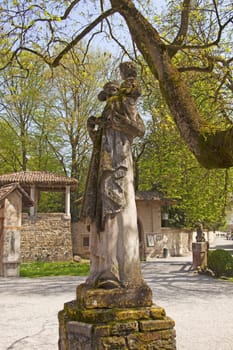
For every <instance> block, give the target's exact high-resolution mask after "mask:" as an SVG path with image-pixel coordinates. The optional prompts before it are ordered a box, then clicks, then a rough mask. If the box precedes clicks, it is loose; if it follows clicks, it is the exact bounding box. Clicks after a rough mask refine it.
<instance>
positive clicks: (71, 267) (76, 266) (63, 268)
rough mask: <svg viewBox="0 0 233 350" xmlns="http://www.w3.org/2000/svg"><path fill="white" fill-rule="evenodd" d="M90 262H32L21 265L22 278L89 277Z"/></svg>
mask: <svg viewBox="0 0 233 350" xmlns="http://www.w3.org/2000/svg"><path fill="white" fill-rule="evenodd" d="M89 271H90V264H89V262H81V263H76V262H72V261H56V262H42V261H38V262H30V263H21V264H20V277H30V278H35V277H46V276H88V274H89Z"/></svg>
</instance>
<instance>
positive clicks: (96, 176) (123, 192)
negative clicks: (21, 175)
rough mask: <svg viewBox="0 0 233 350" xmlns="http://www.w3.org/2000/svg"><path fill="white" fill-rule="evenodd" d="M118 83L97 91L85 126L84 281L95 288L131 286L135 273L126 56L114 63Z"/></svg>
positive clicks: (131, 106) (131, 89)
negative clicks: (96, 109) (88, 146)
mask: <svg viewBox="0 0 233 350" xmlns="http://www.w3.org/2000/svg"><path fill="white" fill-rule="evenodd" d="M120 73H121V77H122V79H123V80H124V81H123V82H122V84H121V85H119V84H118V82H116V81H112V82H108V83H107V84H105V85H104V88H103V90H102V91H101V92H100V93H99V95H98V98H99V100H100V101H106V105H105V107H104V110H103V113H102V115H101V116H100V117H90V118H89V119H88V121H87V128H88V131H89V134H90V137H91V139H92V141H93V152H92V158H91V163H90V167H89V173H88V178H87V183H86V190H85V195H84V200H83V206H82V217H83V219H85V221H86V223H87V224H88V227H89V229H90V258H91V271H90V275H89V277H88V279H87V281H86V283H87V284H88V285H90V287H95V288H106V289H112V288H125V287H127V288H136V287H137V286H140V285H141V284H143V283H144V282H143V278H142V275H141V268H140V258H139V242H138V229H137V212H136V204H135V194H134V186H133V161H132V152H131V144H132V141H133V139H134V138H135V137H137V136H143V134H144V125H143V121H142V119H141V117H140V115H139V114H138V112H137V100H138V98H139V96H140V95H141V89H140V87H139V84H138V81H137V79H136V77H137V72H136V67H135V66H134V64H133V63H132V62H124V63H121V64H120Z"/></svg>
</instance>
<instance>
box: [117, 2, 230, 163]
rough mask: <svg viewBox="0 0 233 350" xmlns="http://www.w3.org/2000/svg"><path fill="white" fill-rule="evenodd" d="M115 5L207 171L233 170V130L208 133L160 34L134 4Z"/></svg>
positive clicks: (191, 147) (184, 135) (182, 131)
mask: <svg viewBox="0 0 233 350" xmlns="http://www.w3.org/2000/svg"><path fill="white" fill-rule="evenodd" d="M111 4H112V6H113V7H114V8H115V9H117V10H118V12H119V13H120V14H121V15H122V16H123V17H124V19H125V21H126V23H127V25H128V28H129V30H130V33H131V36H132V38H133V40H134V41H135V43H136V45H137V47H138V49H139V51H140V52H141V54H142V55H143V57H144V59H145V61H146V62H147V64H148V66H149V67H150V70H151V72H152V73H153V74H154V76H155V77H156V78H157V79H158V81H159V84H160V88H161V91H162V94H163V96H164V98H165V100H166V102H167V105H168V107H169V109H170V111H171V114H172V116H173V118H174V121H175V123H176V125H177V127H178V129H179V131H180V133H181V135H182V137H183V138H184V139H185V141H186V143H187V145H188V147H189V149H190V150H191V151H192V152H193V154H194V155H195V156H196V158H197V159H198V160H199V162H200V163H201V164H202V165H203V166H205V167H206V168H224V167H229V166H232V165H233V152H232V149H233V147H232V145H233V128H231V129H229V130H227V131H221V132H216V133H214V134H211V133H208V132H206V131H205V130H206V127H205V125H204V123H203V121H202V118H201V116H200V115H199V113H198V111H197V108H196V106H195V103H194V101H193V99H192V97H191V94H190V93H189V90H188V88H187V86H186V84H185V83H184V81H183V80H182V77H181V75H180V73H179V71H178V70H177V68H176V67H175V66H174V65H173V63H172V62H171V59H170V57H169V53H168V50H167V48H166V46H165V45H164V43H163V42H162V41H161V39H160V37H159V35H158V32H157V31H156V30H155V28H153V27H152V25H151V24H150V23H149V22H148V21H147V20H146V19H145V18H144V17H143V16H142V14H141V13H140V12H139V11H138V10H137V9H136V7H135V6H134V4H133V2H132V1H131V0H121V1H119V0H111ZM207 130H208V128H207Z"/></svg>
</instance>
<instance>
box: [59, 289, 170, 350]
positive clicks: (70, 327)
mask: <svg viewBox="0 0 233 350" xmlns="http://www.w3.org/2000/svg"><path fill="white" fill-rule="evenodd" d="M58 318H59V350H107V349H119V350H121V349H122V350H127V349H129V350H130V349H132V350H133V349H137V350H139V349H155V350H156V349H157V350H158V349H170V350H175V349H176V341H175V337H176V334H175V330H174V325H175V323H174V321H173V320H172V319H171V318H169V317H167V316H166V313H165V310H164V309H163V308H161V307H159V306H157V305H155V304H152V292H151V289H150V288H149V287H148V286H146V285H143V286H141V287H140V288H135V289H123V288H122V289H121V288H120V289H118V288H116V289H111V290H106V289H88V288H87V286H86V285H85V284H81V285H79V286H78V287H77V297H76V300H74V301H71V302H68V303H66V304H65V305H64V309H63V310H62V311H60V312H59V315H58Z"/></svg>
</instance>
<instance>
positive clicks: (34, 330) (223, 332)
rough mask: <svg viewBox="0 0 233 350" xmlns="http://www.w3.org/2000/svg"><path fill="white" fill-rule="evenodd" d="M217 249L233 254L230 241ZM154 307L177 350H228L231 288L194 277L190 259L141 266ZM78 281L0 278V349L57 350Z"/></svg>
mask: <svg viewBox="0 0 233 350" xmlns="http://www.w3.org/2000/svg"><path fill="white" fill-rule="evenodd" d="M217 244H218V247H222V246H223V245H225V246H226V248H227V249H229V250H233V241H227V240H225V239H224V240H223V239H219V240H218V241H217ZM142 271H143V274H144V277H145V280H146V281H147V283H148V284H149V286H150V287H151V288H152V290H153V299H154V302H155V303H156V304H158V305H160V306H162V307H164V308H165V310H166V313H167V315H168V316H170V317H172V318H173V319H174V320H175V322H176V331H177V350H233V283H229V282H227V281H217V280H215V279H213V278H211V277H208V276H204V275H197V274H196V273H194V272H193V271H192V270H191V256H189V257H185V258H184V257H182V258H167V259H157V260H156V261H154V262H146V263H143V264H142ZM84 280H85V278H81V277H69V276H66V277H47V278H37V279H28V278H0V296H1V297H0V310H1V312H0V349H1V350H57V341H58V321H57V312H58V311H59V310H61V309H62V308H63V303H64V302H66V301H70V300H72V299H74V298H75V288H76V286H77V284H79V283H81V282H83V281H84Z"/></svg>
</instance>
